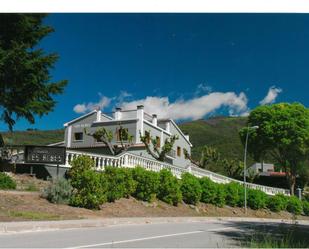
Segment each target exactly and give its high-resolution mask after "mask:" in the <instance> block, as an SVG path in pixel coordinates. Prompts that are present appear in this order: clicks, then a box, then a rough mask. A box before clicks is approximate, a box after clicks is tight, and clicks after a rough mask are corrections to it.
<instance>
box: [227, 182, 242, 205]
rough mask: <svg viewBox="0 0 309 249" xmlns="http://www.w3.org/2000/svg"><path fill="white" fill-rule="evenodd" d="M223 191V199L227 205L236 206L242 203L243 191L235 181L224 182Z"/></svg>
mask: <svg viewBox="0 0 309 249" xmlns="http://www.w3.org/2000/svg"><path fill="white" fill-rule="evenodd" d="M225 192H226V197H225V201H226V204H227V205H229V206H231V207H236V206H239V205H240V204H242V201H241V200H243V199H244V191H243V187H242V186H241V185H240V184H238V183H236V182H231V183H228V184H225Z"/></svg>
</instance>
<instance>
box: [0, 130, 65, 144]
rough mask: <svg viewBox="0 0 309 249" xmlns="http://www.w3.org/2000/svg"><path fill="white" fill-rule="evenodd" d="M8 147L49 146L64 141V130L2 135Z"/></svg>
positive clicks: (4, 133) (5, 133) (17, 132)
mask: <svg viewBox="0 0 309 249" xmlns="http://www.w3.org/2000/svg"><path fill="white" fill-rule="evenodd" d="M1 135H2V137H3V140H4V143H5V144H6V145H33V144H37V145H47V144H51V143H57V142H60V141H63V139H64V130H62V129H61V130H47V131H40V130H32V131H14V132H3V133H1Z"/></svg>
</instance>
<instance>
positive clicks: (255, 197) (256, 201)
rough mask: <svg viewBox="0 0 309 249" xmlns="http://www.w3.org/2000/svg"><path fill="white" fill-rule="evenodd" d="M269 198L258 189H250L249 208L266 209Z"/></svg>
mask: <svg viewBox="0 0 309 249" xmlns="http://www.w3.org/2000/svg"><path fill="white" fill-rule="evenodd" d="M267 198H268V196H267V195H266V194H265V193H264V192H262V191H260V190H256V189H248V206H249V207H251V208H252V209H261V208H265V207H266V204H267Z"/></svg>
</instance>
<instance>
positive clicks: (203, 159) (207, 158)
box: [184, 145, 220, 169]
mask: <svg viewBox="0 0 309 249" xmlns="http://www.w3.org/2000/svg"><path fill="white" fill-rule="evenodd" d="M184 153H185V157H186V158H188V159H189V160H190V161H191V162H192V163H193V164H195V165H197V166H198V167H200V168H203V169H207V168H208V165H210V164H211V163H217V162H218V161H219V158H220V154H219V153H218V152H217V150H216V149H214V148H213V147H210V146H207V145H205V146H204V147H203V148H202V151H201V156H200V160H194V159H193V158H192V157H191V155H190V154H189V153H188V151H187V150H186V149H185V150H184Z"/></svg>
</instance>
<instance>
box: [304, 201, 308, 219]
mask: <svg viewBox="0 0 309 249" xmlns="http://www.w3.org/2000/svg"><path fill="white" fill-rule="evenodd" d="M303 211H304V214H305V215H307V216H309V202H308V201H303Z"/></svg>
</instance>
